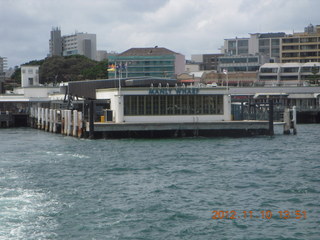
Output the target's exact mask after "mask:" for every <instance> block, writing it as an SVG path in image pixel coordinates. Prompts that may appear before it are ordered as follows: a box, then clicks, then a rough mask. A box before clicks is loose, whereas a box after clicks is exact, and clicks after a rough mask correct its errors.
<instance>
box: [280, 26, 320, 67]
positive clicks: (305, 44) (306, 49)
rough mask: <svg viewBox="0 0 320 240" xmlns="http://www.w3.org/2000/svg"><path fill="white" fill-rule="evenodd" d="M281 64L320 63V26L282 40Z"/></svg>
mask: <svg viewBox="0 0 320 240" xmlns="http://www.w3.org/2000/svg"><path fill="white" fill-rule="evenodd" d="M281 62H282V63H290V62H300V63H306V62H320V25H317V26H316V27H314V26H313V25H311V24H310V25H309V26H307V27H306V28H305V31H304V32H302V33H294V34H290V35H287V36H285V37H283V38H282V48H281Z"/></svg>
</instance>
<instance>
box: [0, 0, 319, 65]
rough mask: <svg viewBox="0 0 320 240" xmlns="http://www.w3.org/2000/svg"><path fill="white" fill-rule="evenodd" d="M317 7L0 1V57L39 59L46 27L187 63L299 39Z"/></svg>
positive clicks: (149, 0) (278, 2)
mask: <svg viewBox="0 0 320 240" xmlns="http://www.w3.org/2000/svg"><path fill="white" fill-rule="evenodd" d="M319 9H320V0H90V1H84V0H0V56H1V57H7V62H8V67H13V66H19V65H21V64H24V63H26V62H29V61H31V60H40V59H44V58H45V57H46V56H47V54H48V53H49V38H50V31H51V29H52V27H60V29H61V33H62V35H71V34H74V33H75V32H85V33H94V34H96V36H97V50H106V51H108V52H111V51H115V52H118V53H121V52H123V51H125V50H127V49H129V48H132V47H154V46H159V47H165V48H168V49H170V50H172V51H175V52H178V53H181V54H183V55H185V56H186V59H190V57H191V55H192V54H205V53H220V50H219V48H221V46H223V43H224V39H227V38H234V37H249V33H257V32H258V33H266V32H285V33H288V34H290V33H292V32H302V31H303V30H304V27H306V26H307V25H309V24H310V23H312V24H313V25H318V24H320V15H319Z"/></svg>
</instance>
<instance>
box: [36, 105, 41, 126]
mask: <svg viewBox="0 0 320 240" xmlns="http://www.w3.org/2000/svg"><path fill="white" fill-rule="evenodd" d="M37 125H38V126H37V127H38V128H40V126H41V108H40V107H38V121H37Z"/></svg>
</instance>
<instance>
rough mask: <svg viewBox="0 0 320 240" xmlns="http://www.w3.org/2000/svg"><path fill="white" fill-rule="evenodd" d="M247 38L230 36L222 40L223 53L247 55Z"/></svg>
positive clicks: (248, 51) (248, 52)
mask: <svg viewBox="0 0 320 240" xmlns="http://www.w3.org/2000/svg"><path fill="white" fill-rule="evenodd" d="M249 40H250V39H249V38H237V37H236V38H230V39H225V40H224V48H223V53H224V54H225V55H227V56H234V55H248V54H250V50H249Z"/></svg>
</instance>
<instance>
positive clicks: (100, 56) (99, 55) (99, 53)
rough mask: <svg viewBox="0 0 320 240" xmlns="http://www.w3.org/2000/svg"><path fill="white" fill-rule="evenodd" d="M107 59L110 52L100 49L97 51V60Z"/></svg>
mask: <svg viewBox="0 0 320 240" xmlns="http://www.w3.org/2000/svg"><path fill="white" fill-rule="evenodd" d="M105 59H108V53H107V51H102V50H98V51H97V58H96V60H97V61H102V60H105Z"/></svg>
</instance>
